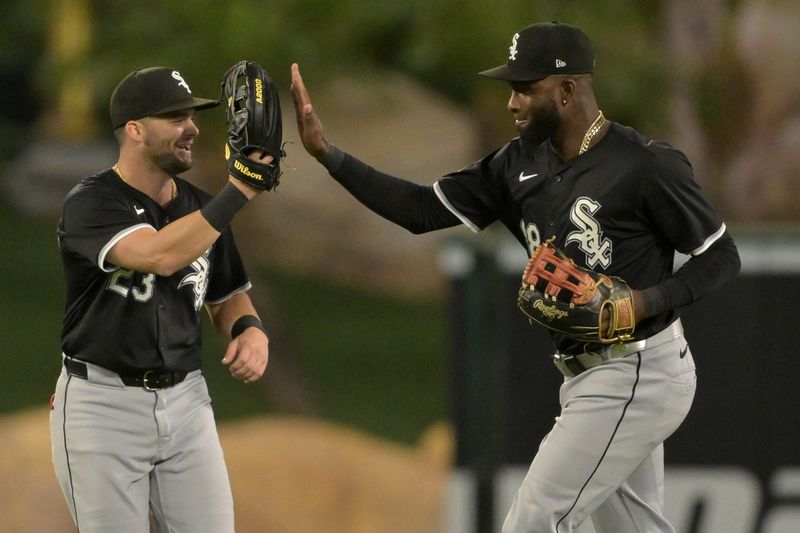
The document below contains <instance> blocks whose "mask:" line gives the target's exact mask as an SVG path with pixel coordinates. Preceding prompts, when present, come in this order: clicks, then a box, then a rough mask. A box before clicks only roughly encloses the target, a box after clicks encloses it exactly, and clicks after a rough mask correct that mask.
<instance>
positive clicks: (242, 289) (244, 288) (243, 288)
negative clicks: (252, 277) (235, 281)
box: [204, 281, 253, 305]
mask: <svg viewBox="0 0 800 533" xmlns="http://www.w3.org/2000/svg"><path fill="white" fill-rule="evenodd" d="M252 288H253V284H252V283H250V282H249V281H248V282H247V283H245V284H244V285H242V286H241V287H239V288H238V289H236V290H233V291H231V292H229V293H228V294H226V295H225V296H223V297H222V298H217V299H216V300H206V301H205V302H204V303H206V304H208V305H217V304H221V303H222V302H225V301H227V300H230V299H231V298H233V297H234V296H236V295H237V294H239V293H240V292H247V291H249V290H250V289H252Z"/></svg>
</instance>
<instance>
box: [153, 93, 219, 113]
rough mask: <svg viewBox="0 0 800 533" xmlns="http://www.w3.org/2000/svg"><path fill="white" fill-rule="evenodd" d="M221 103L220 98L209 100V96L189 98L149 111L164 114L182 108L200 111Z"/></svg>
mask: <svg viewBox="0 0 800 533" xmlns="http://www.w3.org/2000/svg"><path fill="white" fill-rule="evenodd" d="M218 105H219V100H209V99H207V98H195V97H192V98H188V99H186V100H183V101H181V102H175V103H174V104H172V105H168V106H167V107H164V108H162V109H158V110H156V111H153V112H152V113H149V114H150V115H163V114H164V113H170V112H172V111H180V110H182V109H196V110H198V111H200V110H203V109H209V108H212V107H217V106H218Z"/></svg>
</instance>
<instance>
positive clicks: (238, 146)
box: [221, 61, 286, 191]
mask: <svg viewBox="0 0 800 533" xmlns="http://www.w3.org/2000/svg"><path fill="white" fill-rule="evenodd" d="M221 99H222V102H223V103H224V104H225V110H226V113H227V117H228V138H227V141H226V142H225V160H226V161H227V163H228V172H229V173H230V174H231V175H232V176H233V177H235V178H237V179H239V180H241V181H243V182H245V183H247V184H249V185H251V186H253V187H255V188H257V189H264V190H267V191H269V190H272V189H273V188H275V187H276V186H277V185H278V182H279V179H280V175H281V169H280V161H281V159H282V158H283V157H284V156H285V155H286V154H285V153H284V152H283V146H282V140H283V139H282V136H283V125H282V121H281V104H280V102H279V100H278V91H277V90H276V88H275V84H274V83H273V82H272V78H270V76H269V74H268V73H267V71H266V70H264V69H263V68H261V65H259V64H258V63H255V62H253V61H239V62H238V63H236V64H235V65H233V66H232V67H231V68H229V69H228V71H227V72H226V73H225V76H224V78H223V80H222V96H221ZM255 149H260V150H263V151H264V152H266V153H267V154H269V155H271V156H272V157H273V158H274V159H273V162H272V163H271V164H269V165H266V164H262V163H258V162H256V161H253V160H252V159H250V158H249V157H247V154H248V153H249V152H250V151H252V150H255Z"/></svg>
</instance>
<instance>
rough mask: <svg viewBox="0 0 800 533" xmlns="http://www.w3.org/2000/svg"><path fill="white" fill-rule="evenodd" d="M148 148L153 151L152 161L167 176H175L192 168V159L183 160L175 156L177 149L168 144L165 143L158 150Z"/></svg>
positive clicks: (151, 147)
mask: <svg viewBox="0 0 800 533" xmlns="http://www.w3.org/2000/svg"><path fill="white" fill-rule="evenodd" d="M148 148H150V149H151V150H152V155H151V156H150V160H151V161H152V162H153V163H154V164H155V165H156V166H157V167H158V168H160V169H161V170H163V171H164V172H166V173H167V174H170V175H172V176H174V175H176V174H180V173H181V172H186V171H187V170H189V169H190V168H192V160H191V158H190V159H189V160H188V161H184V160H182V159H181V158H179V157H178V156H177V155H176V154H175V152H174V149H175V148H174V147H173V146H172V145H170V144H168V143H164V145H163V146H162V147H160V149H158V150H156V149H154V147H153V146H152V145H150V146H148Z"/></svg>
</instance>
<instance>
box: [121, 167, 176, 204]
mask: <svg viewBox="0 0 800 533" xmlns="http://www.w3.org/2000/svg"><path fill="white" fill-rule="evenodd" d="M111 169H112V170H113V171H114V172H116V173H117V176H119V179H121V180H122V181H124V182H125V183H128V180H126V179H125V176H123V175H122V172H121V171H120V169H119V166H118V165H114V166H113V167H111ZM169 181H170V182H172V195H171V196H170V199H169V201H170V202H171V201H173V200H174V199H175V198H177V197H178V187H177V185H175V180H173V179H170V180H169ZM128 185H131V184H130V183H128ZM131 187H133V186H132V185H131Z"/></svg>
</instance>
